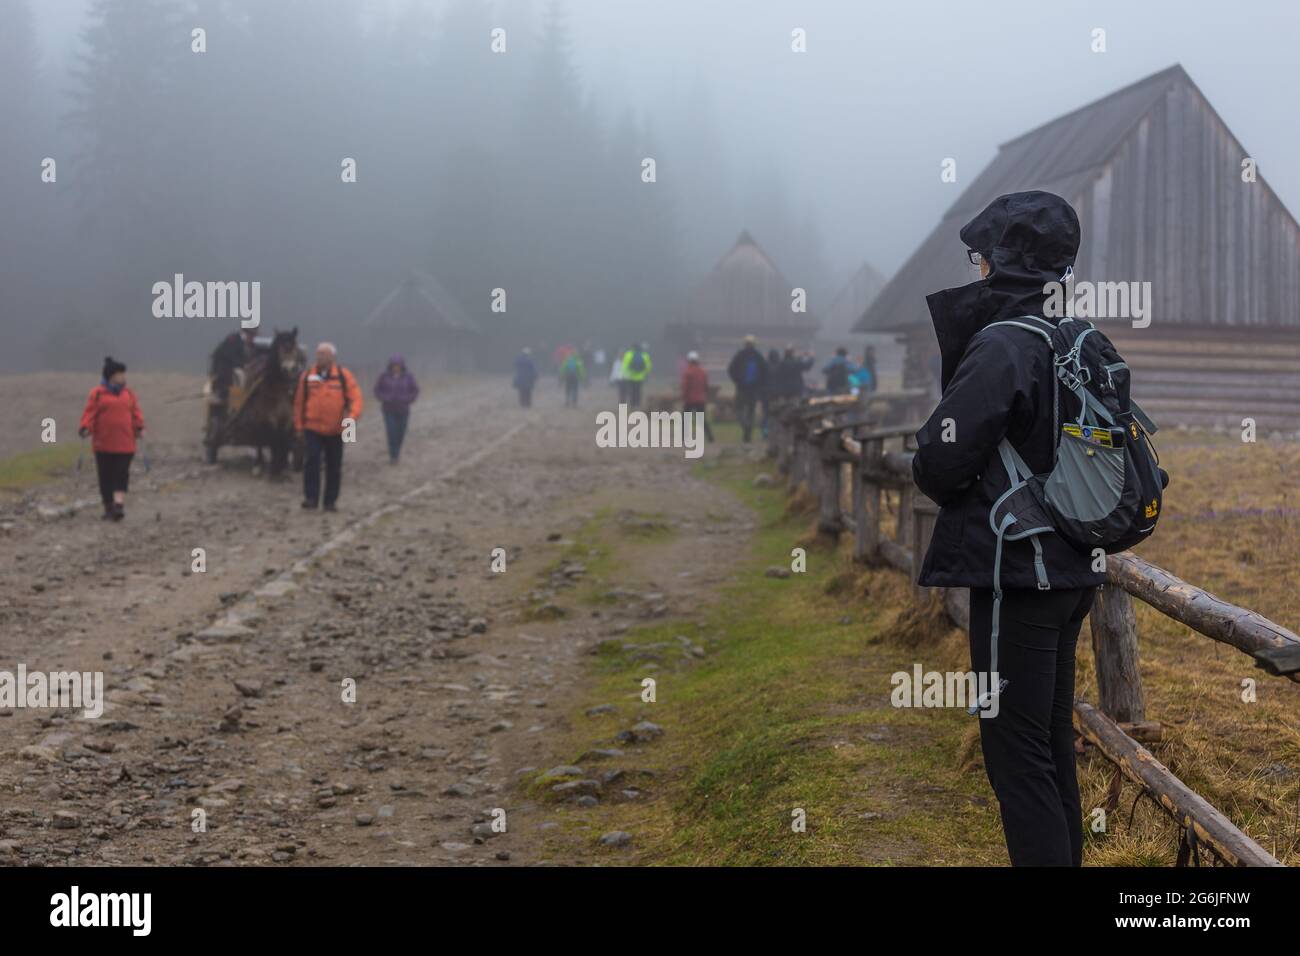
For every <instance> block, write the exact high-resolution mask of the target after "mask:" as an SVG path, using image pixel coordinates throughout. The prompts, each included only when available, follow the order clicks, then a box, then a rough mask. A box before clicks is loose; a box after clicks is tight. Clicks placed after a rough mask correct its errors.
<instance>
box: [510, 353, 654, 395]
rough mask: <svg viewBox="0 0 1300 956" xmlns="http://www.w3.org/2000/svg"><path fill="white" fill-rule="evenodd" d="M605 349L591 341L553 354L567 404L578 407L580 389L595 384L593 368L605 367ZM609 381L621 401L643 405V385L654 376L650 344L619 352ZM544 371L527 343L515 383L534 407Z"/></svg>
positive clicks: (517, 358) (517, 365)
mask: <svg viewBox="0 0 1300 956" xmlns="http://www.w3.org/2000/svg"><path fill="white" fill-rule="evenodd" d="M605 360H606V354H605V350H604V349H602V348H598V347H595V346H593V345H591V343H589V342H588V343H584V344H583V346H582V348H575V347H574V346H572V345H561V346H559V347H558V348H557V349H556V350H555V352H554V353H553V355H552V363H553V364H554V366H555V369H556V374H557V376H558V378H559V381H560V385H561V386H563V388H564V407H565V408H577V407H578V395H579V393H580V391H581V390H582V389H583V388H584V387H586V386H588V385H590V384H591V381H590V378H589V374H590V373H589V370H590V369H594V368H600V367H602V366H604V364H605ZM609 366H610V369H609V382H610V384H611V385H613V386H615V387H616V388H617V390H618V400H619V403H620V404H624V405H627V406H629V407H631V408H637V407H639V406H640V404H641V391H642V386H643V385H644V384H645V381H646V379H648V378H649V377H650V371H651V368H652V367H653V366H652V363H651V360H650V347H649V345H647V344H646V343H645V342H636V343H633V344H632V345H631V346H629V347H628V349H627V350H626V351H624V352H616V353H615V354H614V355H613V356H612V358H611V360H610V363H609ZM539 378H541V372H540V371H539V370H538V368H537V362H536V360H535V359H534V357H533V350H532V349H531V348H529V347H527V346H525V347H524V348H523V349H521V350H520V351H519V354H518V355H517V356H515V368H514V378H513V380H512V382H511V384H512V385H513V386H514V389H515V391H516V392H518V393H519V404H520V405H521V406H522V407H524V408H530V407H532V404H533V389H534V388H536V387H537V381H538V379H539Z"/></svg>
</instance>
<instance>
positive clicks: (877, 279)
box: [817, 262, 885, 340]
mask: <svg viewBox="0 0 1300 956" xmlns="http://www.w3.org/2000/svg"><path fill="white" fill-rule="evenodd" d="M884 287H885V277H884V276H883V275H881V273H880V270H879V269H877V268H876V267H875V266H873V265H872V264H871V263H869V262H864V263H862V267H861V268H860V269H858V271H857V272H855V273H854V274H853V276H852V278H850V279H849V281H848V282H847V283H846V284H845V286H844V288H843V289H841V290H840V293H839V295H837V296H836V297H835V299H834V301H832V302H831V304H830V306H829V307H828V308H827V309H826V311H825V312H824V313H822V316H821V320H822V324H821V328H820V329H818V330H817V335H818V336H819V337H820V338H822V339H827V340H829V339H842V338H846V337H848V336H850V335H853V334H854V326H856V325H857V324H858V320H859V319H861V318H862V313H863V312H865V311H866V310H867V307H868V306H870V305H871V303H872V300H874V299H875V298H876V296H877V295H879V294H880V290H881V289H883V288H884Z"/></svg>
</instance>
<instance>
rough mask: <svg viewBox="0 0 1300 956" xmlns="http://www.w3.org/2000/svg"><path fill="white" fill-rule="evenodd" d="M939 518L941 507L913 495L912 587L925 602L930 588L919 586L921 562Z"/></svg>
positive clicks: (915, 494)
mask: <svg viewBox="0 0 1300 956" xmlns="http://www.w3.org/2000/svg"><path fill="white" fill-rule="evenodd" d="M938 517H939V506H938V505H936V504H935V503H934V502H933V501H931V500H930V499H929V498H927V497H926V496H925V495H923V494H920V493H919V492H914V493H913V494H912V544H911V547H912V587H913V589H914V590H915V593H916V596H917V598H918V599H921V600H924V599H925V598H926V597H927V596H928V595H929V593H930V589H929V588H923V587H921V585H919V584H917V583H916V582H917V579H918V578H919V577H920V576H921V562H922V561H924V560H925V552H926V551H927V550H928V549H929V547H930V537H931V536H932V535H933V534H934V523H935V521H936V520H937V519H938Z"/></svg>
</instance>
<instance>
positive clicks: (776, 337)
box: [664, 231, 817, 372]
mask: <svg viewBox="0 0 1300 956" xmlns="http://www.w3.org/2000/svg"><path fill="white" fill-rule="evenodd" d="M794 288H795V287H794V286H793V285H791V284H790V283H789V282H787V281H786V279H785V277H784V276H782V275H781V270H779V269H778V268H777V267H776V265H775V264H774V263H773V262H772V260H771V259H770V258H769V257H768V255H767V253H766V252H764V251H763V250H762V248H761V247H760V246H759V245H758V243H757V242H755V241H754V239H753V237H752V236H750V234H749V233H748V232H747V231H746V232H742V233H741V234H740V238H739V239H737V240H736V244H735V245H734V246H732V247H731V251H730V252H728V253H727V254H726V255H725V256H723V257H722V259H721V261H719V262H718V264H717V265H716V266H714V267H713V271H712V272H710V273H709V274H708V275H707V276H705V278H704V280H703V281H702V282H700V284H699V285H698V286H696V288H695V290H694V292H692V293H691V296H690V298H689V299H687V301H686V304H685V305H684V307H683V308H682V311H681V313H680V314H679V316H678V318H677V320H676V321H674V322H670V323H669V324H668V325H667V326H666V328H665V330H664V338H665V340H666V341H667V343H668V345H669V348H670V349H671V350H672V351H673V353H674V355H673V357H674V359H675V358H676V356H678V355H683V354H685V353H686V352H688V351H690V350H691V349H694V350H696V351H697V352H699V353H700V360H701V363H702V364H703V365H704V366H705V367H706V368H708V369H709V370H710V372H718V371H721V370H722V369H724V368H725V367H726V365H727V363H728V362H729V361H730V360H731V356H732V355H733V354H735V352H736V349H738V348H739V347H740V345H741V342H742V341H743V340H744V337H745V336H746V335H753V336H755V337H757V339H758V346H759V348H760V349H762V350H763V352H765V353H766V352H767V350H768V349H772V348H782V347H784V346H785V344H786V343H788V342H793V343H794V344H795V345H796V346H797V347H799V348H801V349H805V348H810V347H811V345H812V340H813V336H814V335H816V333H817V320H816V319H814V318H813V316H812V315H811V314H810V313H808V312H795V311H794V310H793V308H792V304H793V301H794V300H793V297H792V293H793V291H794Z"/></svg>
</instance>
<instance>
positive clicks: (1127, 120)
mask: <svg viewBox="0 0 1300 956" xmlns="http://www.w3.org/2000/svg"><path fill="white" fill-rule="evenodd" d="M1177 84H1185V85H1187V86H1188V87H1190V88H1191V89H1192V90H1194V91H1195V92H1196V95H1197V96H1198V97H1199V98H1200V99H1202V100H1204V95H1203V94H1201V93H1200V91H1199V89H1197V87H1196V85H1195V83H1193V82H1192V79H1191V77H1189V76H1188V75H1187V72H1186V71H1185V70H1184V69H1183V68H1182V66H1180V65H1178V64H1175V65H1173V66H1171V67H1168V68H1166V69H1164V70H1161V71H1160V72H1158V73H1154V74H1152V75H1151V76H1148V77H1146V78H1145V79H1142V80H1139V81H1138V82H1136V83H1133V84H1131V85H1129V86H1126V87H1124V88H1123V89H1120V90H1117V91H1115V92H1114V93H1111V94H1110V95H1108V96H1105V97H1102V98H1101V99H1099V100H1096V101H1095V102H1093V103H1089V104H1087V105H1086V106H1082V107H1080V108H1079V109H1076V110H1074V111H1072V112H1069V113H1066V114H1065V115H1063V116H1059V117H1057V118H1056V119H1054V120H1052V121H1050V122H1048V123H1044V124H1043V125H1041V126H1038V127H1036V128H1034V129H1032V130H1030V131H1028V132H1027V133H1024V134H1022V135H1020V136H1017V137H1016V138H1015V139H1012V140H1009V141H1007V142H1005V143H1003V144H1001V146H999V147H998V153H997V155H996V156H995V157H994V158H993V161H992V162H991V163H989V165H988V166H987V167H985V168H984V170H983V171H981V172H980V174H979V175H978V176H977V177H976V178H975V179H974V180H973V181H972V182H971V183H970V185H969V186H967V187H966V189H965V190H964V191H963V192H962V193H961V195H960V196H959V197H958V199H957V201H956V202H954V203H953V204H952V206H951V207H950V208H949V209H948V211H947V212H945V213H944V216H943V219H942V220H941V221H940V222H939V224H938V225H937V226H936V227H935V228H934V230H933V231H932V232H931V233H930V234H929V236H927V237H926V238H925V240H924V241H923V242H922V243H921V244H920V246H918V247H917V249H916V250H915V251H914V252H913V253H912V256H911V257H910V258H909V259H908V260H907V261H906V262H905V263H904V264H903V266H902V267H901V268H900V269H899V270H898V272H897V273H896V274H895V275H894V277H893V278H892V279H891V280H890V281H889V282H888V283H887V284H886V286H885V288H884V289H882V290H881V292H880V294H879V295H878V296H876V298H875V300H874V301H873V302H872V303H871V305H870V307H869V308H867V309H866V310H865V312H864V313H863V315H862V316H861V319H860V321H859V322H858V323H857V325H856V329H857V330H858V331H859V332H868V331H898V330H903V329H907V328H911V327H914V326H917V325H925V326H927V327H928V325H929V314H928V311H927V309H926V305H925V297H926V296H927V295H928V294H930V293H931V292H937V291H939V290H941V289H947V288H951V287H953V286H958V285H963V284H965V283H967V282H970V281H972V279H973V278H974V276H973V275H972V273H971V271H970V267H969V265H968V263H967V261H966V258H965V255H964V253H965V248H964V246H963V245H962V242H961V239H960V238H959V237H958V235H957V233H958V230H959V229H960V228H961V227H962V226H963V225H965V223H966V222H967V221H969V220H970V219H971V218H973V217H974V216H975V214H976V213H978V212H979V211H980V210H981V209H982V208H984V207H985V206H986V205H988V203H990V202H991V201H992V200H993V199H995V198H997V197H998V196H1000V195H1003V194H1004V193H1009V192H1017V191H1020V190H1027V189H1042V190H1046V191H1048V192H1053V193H1056V194H1057V195H1060V196H1063V197H1064V198H1065V199H1067V200H1069V201H1071V202H1074V201H1075V200H1076V197H1077V196H1079V195H1080V194H1081V193H1082V192H1083V191H1084V190H1085V189H1086V188H1087V187H1088V186H1089V185H1090V183H1091V182H1092V181H1093V180H1095V179H1096V178H1097V177H1098V176H1099V175H1100V174H1101V173H1102V172H1103V169H1104V167H1105V166H1106V164H1107V163H1108V162H1109V161H1110V159H1111V158H1112V157H1113V156H1114V155H1115V153H1116V151H1117V150H1118V149H1119V148H1120V146H1121V145H1122V144H1123V143H1124V142H1125V141H1126V140H1127V139H1128V138H1129V135H1130V134H1131V133H1132V132H1133V130H1134V129H1135V128H1136V127H1137V126H1138V124H1139V123H1140V122H1141V121H1142V120H1143V118H1144V117H1146V116H1147V115H1148V114H1150V113H1151V112H1152V111H1153V110H1154V109H1155V107H1156V106H1157V104H1159V103H1160V102H1161V100H1162V99H1163V98H1164V97H1165V96H1166V94H1168V92H1169V90H1170V88H1171V87H1173V86H1174V85H1177ZM1206 105H1207V107H1208V101H1207V102H1206ZM1209 111H1210V113H1211V114H1213V109H1212V108H1210V110H1209ZM1214 115H1216V116H1217V114H1214ZM1220 122H1221V121H1220ZM1224 129H1226V124H1225V125H1224ZM1229 135H1230V134H1229ZM1261 185H1263V183H1262V181H1261ZM1264 188H1265V189H1267V186H1265V187H1264ZM1268 192H1269V193H1270V194H1271V195H1273V194H1272V190H1268ZM1279 205H1280V202H1279Z"/></svg>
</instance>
